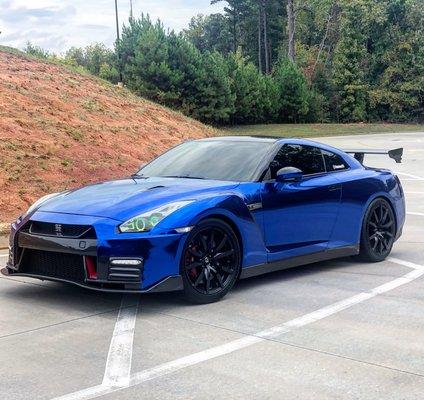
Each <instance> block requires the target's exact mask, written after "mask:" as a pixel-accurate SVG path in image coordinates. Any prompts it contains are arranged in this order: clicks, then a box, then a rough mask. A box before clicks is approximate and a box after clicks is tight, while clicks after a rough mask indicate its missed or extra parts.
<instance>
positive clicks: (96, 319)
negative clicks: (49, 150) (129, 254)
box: [0, 133, 424, 400]
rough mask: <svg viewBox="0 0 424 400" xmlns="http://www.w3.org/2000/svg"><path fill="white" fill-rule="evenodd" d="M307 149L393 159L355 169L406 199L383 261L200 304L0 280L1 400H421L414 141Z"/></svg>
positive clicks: (418, 144) (292, 276)
mask: <svg viewBox="0 0 424 400" xmlns="http://www.w3.org/2000/svg"><path fill="white" fill-rule="evenodd" d="M319 140H320V141H323V142H326V143H330V144H333V145H335V146H338V147H342V148H356V147H367V148H368V147H370V148H395V147H400V146H404V147H405V149H406V151H405V157H404V163H403V164H401V165H399V164H395V163H394V162H393V161H392V160H389V159H388V158H385V157H379V156H377V157H371V158H369V159H368V165H374V166H384V167H387V168H391V169H393V170H394V171H396V172H398V173H399V177H400V178H401V180H402V182H403V186H404V189H405V192H406V196H407V206H408V213H409V214H408V218H407V223H406V226H405V231H404V235H403V237H402V238H401V239H400V240H399V241H398V242H397V243H396V245H395V248H394V251H393V254H392V257H393V258H392V259H390V260H388V261H386V262H383V263H379V264H364V263H359V262H357V261H354V260H352V259H343V260H336V261H331V262H324V263H319V264H315V265H311V266H306V267H300V268H297V269H293V270H289V271H282V272H277V273H273V274H270V275H266V276H262V277H257V278H253V279H250V280H246V281H242V282H239V283H238V284H237V286H236V287H235V288H234V290H233V291H232V292H231V293H230V294H229V295H228V296H227V297H226V298H225V300H223V301H221V302H219V303H216V304H211V305H202V306H192V305H188V304H186V303H185V302H184V301H183V300H182V299H181V297H180V296H179V295H176V294H162V295H146V296H141V297H139V296H125V297H122V296H120V295H107V294H100V293H95V292H90V291H86V290H83V289H79V288H75V287H71V286H66V285H62V284H57V283H48V282H40V281H34V280H31V279H6V278H4V277H2V278H1V279H0V398H1V399H4V400H17V399H25V400H27V399H31V400H35V399H46V400H50V399H56V398H58V397H60V398H61V399H63V400H65V399H66V400H70V399H74V400H80V399H89V398H96V397H99V398H101V399H104V400H111V399H119V400H124V399H128V400H130V399H131V400H132V399H149V400H153V399H161V400H163V399H185V400H186V399H212V398H213V399H250V398H252V399H282V398H287V399H308V400H309V399H312V398H313V399H332V400H334V399H361V400H364V399H367V400H368V399H385V400H388V399H396V400H400V399H411V400H412V399H414V400H418V399H422V398H423V395H424V235H423V234H424V201H423V199H424V133H405V134H388V135H370V136H354V137H338V138H320V139H319ZM0 254H1V253H0ZM3 254H4V253H3ZM5 261H6V258H5V257H2V256H0V265H4V263H5ZM61 396H63V397H61Z"/></svg>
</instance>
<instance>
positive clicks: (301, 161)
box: [270, 144, 325, 179]
mask: <svg viewBox="0 0 424 400" xmlns="http://www.w3.org/2000/svg"><path fill="white" fill-rule="evenodd" d="M285 167H295V168H298V169H300V170H301V171H302V172H303V174H304V175H312V174H320V173H323V172H325V166H324V160H323V157H322V153H321V149H319V148H317V147H313V146H303V145H299V144H285V145H283V146H282V147H281V149H280V151H279V152H278V153H277V155H276V156H275V158H274V160H273V161H272V162H271V165H270V169H271V179H275V178H276V176H277V172H278V171H279V170H280V169H281V168H285Z"/></svg>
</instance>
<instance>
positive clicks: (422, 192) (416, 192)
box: [405, 192, 424, 194]
mask: <svg viewBox="0 0 424 400" xmlns="http://www.w3.org/2000/svg"><path fill="white" fill-rule="evenodd" d="M405 194H424V192H405Z"/></svg>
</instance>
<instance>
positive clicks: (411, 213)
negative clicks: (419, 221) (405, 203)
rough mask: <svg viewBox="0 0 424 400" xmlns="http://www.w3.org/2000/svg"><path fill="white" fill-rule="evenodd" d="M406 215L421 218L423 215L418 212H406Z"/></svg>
mask: <svg viewBox="0 0 424 400" xmlns="http://www.w3.org/2000/svg"><path fill="white" fill-rule="evenodd" d="M406 214H407V215H421V216H422V217H424V213H419V212H409V211H408V212H407V213H406Z"/></svg>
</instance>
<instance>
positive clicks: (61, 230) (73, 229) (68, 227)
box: [29, 221, 96, 239]
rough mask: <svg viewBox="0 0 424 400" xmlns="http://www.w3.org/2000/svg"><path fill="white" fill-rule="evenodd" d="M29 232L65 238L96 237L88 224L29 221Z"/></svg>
mask: <svg viewBox="0 0 424 400" xmlns="http://www.w3.org/2000/svg"><path fill="white" fill-rule="evenodd" d="M29 232H30V233H33V234H38V235H46V236H57V237H67V238H81V239H96V232H95V230H94V228H93V227H92V226H89V225H73V224H54V223H50V222H39V221H31V225H30V228H29Z"/></svg>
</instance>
